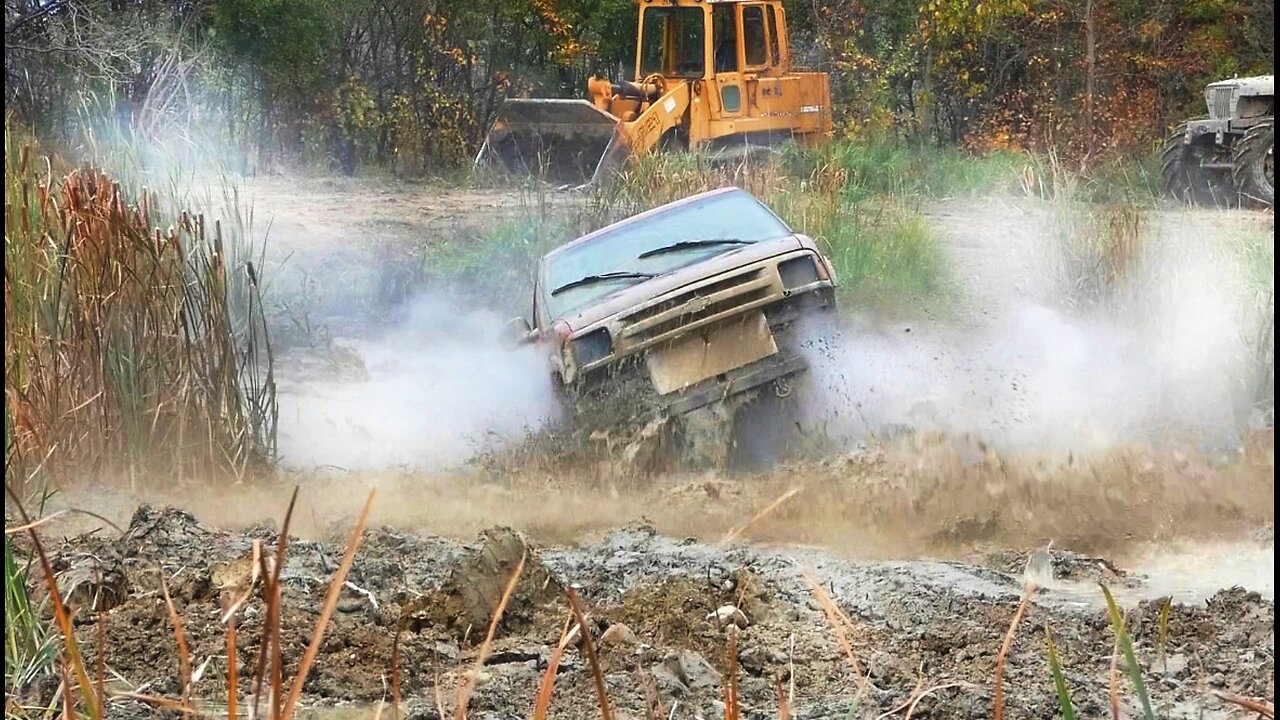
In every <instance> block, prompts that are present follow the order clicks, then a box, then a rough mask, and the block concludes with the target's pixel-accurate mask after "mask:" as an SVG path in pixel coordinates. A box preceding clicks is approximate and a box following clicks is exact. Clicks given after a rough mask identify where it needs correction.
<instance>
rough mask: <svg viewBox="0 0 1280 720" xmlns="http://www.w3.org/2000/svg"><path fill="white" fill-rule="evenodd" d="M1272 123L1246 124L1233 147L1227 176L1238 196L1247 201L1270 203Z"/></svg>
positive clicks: (1272, 196)
mask: <svg viewBox="0 0 1280 720" xmlns="http://www.w3.org/2000/svg"><path fill="white" fill-rule="evenodd" d="M1274 147H1275V124H1274V122H1266V123H1263V124H1261V125H1255V126H1253V127H1251V128H1249V131H1248V132H1246V133H1245V134H1244V137H1242V138H1240V140H1238V141H1237V142H1236V144H1235V147H1234V148H1233V152H1232V157H1231V164H1232V165H1233V167H1232V170H1231V176H1232V178H1234V180H1235V183H1236V188H1237V189H1238V190H1239V192H1240V197H1241V199H1242V200H1243V201H1244V202H1246V203H1250V204H1255V205H1261V206H1263V207H1274V205H1275V198H1276V185H1275V177H1276V174H1275V172H1276V171H1275V159H1274V157H1275V156H1274Z"/></svg>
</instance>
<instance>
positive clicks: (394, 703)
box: [391, 621, 404, 720]
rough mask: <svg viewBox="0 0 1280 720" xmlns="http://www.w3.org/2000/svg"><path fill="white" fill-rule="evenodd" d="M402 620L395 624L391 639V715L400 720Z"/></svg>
mask: <svg viewBox="0 0 1280 720" xmlns="http://www.w3.org/2000/svg"><path fill="white" fill-rule="evenodd" d="M403 633H404V622H403V621H401V622H399V623H397V624H396V634H395V637H394V638H392V639H391V716H392V717H394V718H396V720H400V636H401V635H402V634H403Z"/></svg>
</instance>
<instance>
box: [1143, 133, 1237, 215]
mask: <svg viewBox="0 0 1280 720" xmlns="http://www.w3.org/2000/svg"><path fill="white" fill-rule="evenodd" d="M1185 136H1186V130H1185V128H1183V129H1180V130H1179V131H1178V132H1176V133H1174V134H1172V135H1170V136H1169V138H1168V139H1167V140H1165V143H1164V149H1163V150H1162V151H1161V153H1160V179H1161V181H1162V183H1163V185H1164V189H1165V192H1167V193H1169V194H1170V195H1172V196H1173V197H1175V198H1177V199H1179V200H1181V201H1182V202H1185V203H1192V204H1195V205H1207V206H1210V207H1224V206H1227V205H1230V204H1231V201H1232V197H1233V196H1234V195H1235V193H1234V188H1232V187H1231V182H1230V178H1228V177H1227V176H1226V175H1225V174H1224V173H1220V172H1216V171H1214V170H1207V169H1205V168H1204V167H1202V166H1201V163H1202V162H1203V161H1205V160H1209V159H1212V156H1213V152H1212V150H1211V149H1210V148H1208V147H1205V146H1203V145H1190V144H1187V143H1186V142H1185V141H1184V138H1185Z"/></svg>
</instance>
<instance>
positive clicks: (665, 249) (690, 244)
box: [636, 238, 751, 260]
mask: <svg viewBox="0 0 1280 720" xmlns="http://www.w3.org/2000/svg"><path fill="white" fill-rule="evenodd" d="M750 244H751V241H750V240H739V239H737V238H714V239H711V240H684V241H682V242H678V243H674V244H672V245H663V246H662V247H657V248H654V249H652V250H645V251H644V252H642V253H640V255H639V256H638V257H637V258H636V259H637V260H643V259H645V258H647V257H653V256H654V255H662V254H664V253H669V252H677V251H680V250H685V249H687V248H696V247H709V246H712V245H750Z"/></svg>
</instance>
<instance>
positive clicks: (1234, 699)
mask: <svg viewBox="0 0 1280 720" xmlns="http://www.w3.org/2000/svg"><path fill="white" fill-rule="evenodd" d="M1213 694H1214V695H1217V696H1218V697H1219V698H1221V699H1222V700H1224V701H1225V702H1229V703H1231V704H1232V705H1238V706H1239V707H1242V708H1244V709H1245V710H1248V711H1250V712H1256V713H1258V715H1259V716H1260V717H1264V718H1274V717H1275V716H1276V708H1275V705H1273V704H1272V703H1271V702H1270V701H1269V700H1263V699H1261V698H1248V697H1244V696H1243V695H1236V694H1235V693H1229V692H1224V691H1222V690H1215V691H1214V692H1213Z"/></svg>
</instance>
